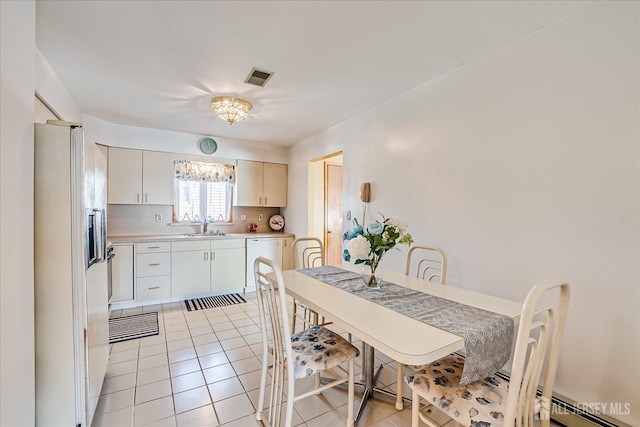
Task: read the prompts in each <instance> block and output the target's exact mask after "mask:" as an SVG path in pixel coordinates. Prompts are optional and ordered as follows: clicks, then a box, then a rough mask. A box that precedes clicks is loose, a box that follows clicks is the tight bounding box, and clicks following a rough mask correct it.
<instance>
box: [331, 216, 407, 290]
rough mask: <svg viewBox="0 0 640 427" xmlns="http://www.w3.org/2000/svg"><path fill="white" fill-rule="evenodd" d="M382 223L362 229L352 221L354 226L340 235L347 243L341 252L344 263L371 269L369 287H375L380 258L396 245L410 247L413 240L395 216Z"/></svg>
mask: <svg viewBox="0 0 640 427" xmlns="http://www.w3.org/2000/svg"><path fill="white" fill-rule="evenodd" d="M380 216H382V221H378V220H376V221H374V222H372V223H370V224H369V225H367V226H366V227H363V226H362V225H360V224H358V220H354V221H353V222H354V224H355V225H354V226H353V227H352V228H350V229H349V230H347V231H346V232H345V233H344V234H343V235H342V240H343V241H345V242H347V248H346V249H345V250H344V252H343V254H342V255H343V258H344V260H345V261H351V260H352V259H353V260H354V263H355V264H364V265H368V266H369V267H370V268H371V275H370V276H369V283H368V285H369V286H375V285H377V284H378V283H379V282H378V281H377V280H376V277H375V272H376V270H377V268H378V264H379V263H380V260H381V259H382V256H383V255H384V254H385V253H387V251H389V250H390V249H393V248H394V247H395V246H396V245H411V244H412V243H413V238H412V237H411V234H409V233H407V223H406V222H405V221H404V220H403V219H401V218H398V217H396V216H392V217H390V218H385V217H384V215H382V214H380Z"/></svg>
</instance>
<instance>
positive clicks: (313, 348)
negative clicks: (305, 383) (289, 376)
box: [291, 326, 360, 378]
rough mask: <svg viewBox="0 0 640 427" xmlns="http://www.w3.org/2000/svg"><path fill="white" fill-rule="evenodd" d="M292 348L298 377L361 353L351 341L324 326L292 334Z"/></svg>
mask: <svg viewBox="0 0 640 427" xmlns="http://www.w3.org/2000/svg"><path fill="white" fill-rule="evenodd" d="M291 348H292V349H293V356H294V368H293V372H294V376H295V377H296V378H305V377H308V376H311V375H313V374H315V373H317V372H320V371H324V370H325V369H331V368H333V367H334V366H337V365H339V364H341V363H343V362H346V361H348V360H349V359H351V358H352V357H357V356H358V355H359V354H360V352H359V351H358V349H357V348H355V347H354V346H353V345H351V343H350V342H349V341H347V340H346V339H344V338H342V337H341V336H340V335H338V334H336V333H335V332H333V331H331V330H329V329H327V328H325V327H324V326H313V327H311V328H309V329H307V330H306V331H302V332H298V333H297V334H295V335H292V336H291Z"/></svg>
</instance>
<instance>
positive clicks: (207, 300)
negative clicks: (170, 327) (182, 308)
mask: <svg viewBox="0 0 640 427" xmlns="http://www.w3.org/2000/svg"><path fill="white" fill-rule="evenodd" d="M243 302H247V300H245V299H244V298H243V297H242V295H240V294H227V295H216V296H213V297H204V298H194V299H186V300H184V305H186V306H187V310H189V311H194V310H203V309H205V308H213V307H224V306H225V305H233V304H241V303H243Z"/></svg>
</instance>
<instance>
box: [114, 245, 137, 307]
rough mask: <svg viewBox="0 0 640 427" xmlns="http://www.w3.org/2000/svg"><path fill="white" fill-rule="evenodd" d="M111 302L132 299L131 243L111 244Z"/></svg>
mask: <svg viewBox="0 0 640 427" xmlns="http://www.w3.org/2000/svg"><path fill="white" fill-rule="evenodd" d="M113 253H114V254H115V255H116V256H115V258H113V261H111V285H112V288H111V290H112V292H113V293H112V294H111V302H119V301H130V300H132V299H133V245H122V246H113Z"/></svg>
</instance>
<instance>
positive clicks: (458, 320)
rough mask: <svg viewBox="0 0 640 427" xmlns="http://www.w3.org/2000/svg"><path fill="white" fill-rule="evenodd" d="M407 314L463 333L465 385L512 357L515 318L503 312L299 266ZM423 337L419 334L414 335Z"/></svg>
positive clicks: (340, 272) (352, 275)
mask: <svg viewBox="0 0 640 427" xmlns="http://www.w3.org/2000/svg"><path fill="white" fill-rule="evenodd" d="M297 271H299V272H300V273H302V274H305V275H307V276H310V277H313V278H314V279H316V280H319V281H321V282H324V283H327V284H329V285H332V286H335V287H337V288H339V289H342V290H344V291H347V292H349V293H352V294H355V295H357V296H359V297H361V298H364V299H367V300H369V301H371V302H374V303H376V304H378V305H381V306H383V307H386V308H389V309H391V310H393V311H396V312H398V313H401V314H403V315H405V316H408V317H411V318H413V319H416V320H419V321H421V322H423V323H427V324H429V325H431V326H435V327H437V328H440V329H442V330H445V331H447V332H450V333H452V334H455V335H458V336H461V337H463V338H464V340H465V344H466V349H467V351H466V361H465V364H464V369H463V371H462V378H461V379H460V383H461V384H463V385H466V384H469V383H472V382H474V381H478V380H480V379H482V378H486V377H488V376H491V375H493V374H494V373H495V372H496V371H497V370H498V369H500V368H502V366H504V364H505V363H507V361H508V360H509V357H510V354H511V344H512V341H513V333H514V323H513V319H511V318H510V317H508V316H504V315H502V314H498V313H493V312H490V311H487V310H483V309H481V308H477V307H472V306H469V305H465V304H461V303H458V302H455V301H450V300H447V299H444V298H440V297H437V296H435V295H430V294H427V293H424V292H420V291H416V290H413V289H409V288H405V287H403V286H399V285H396V284H394V283H390V282H386V281H383V282H382V285H381V288H380V289H371V288H368V287H366V286H365V285H364V283H363V281H362V278H361V276H360V275H359V274H357V273H354V272H352V271H347V270H343V269H341V268H338V267H333V266H324V267H315V268H306V269H300V270H297ZM413 338H414V339H420V337H413Z"/></svg>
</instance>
